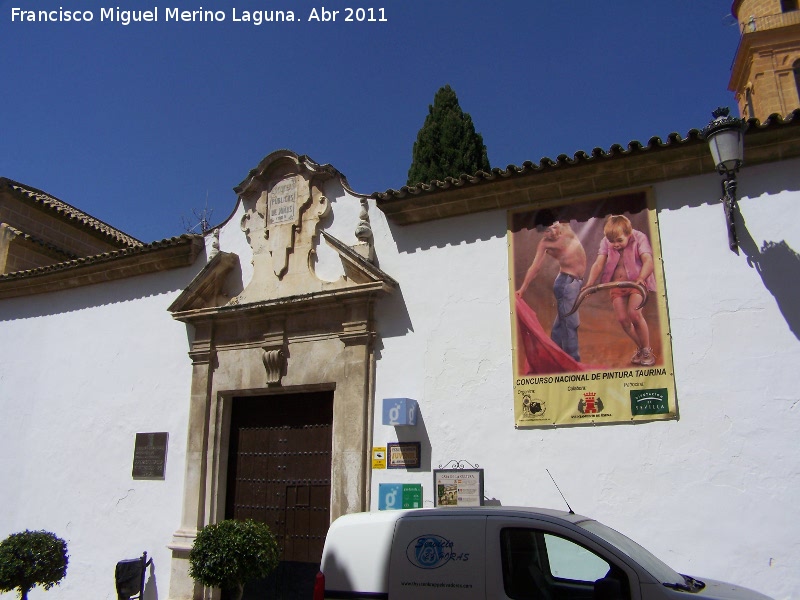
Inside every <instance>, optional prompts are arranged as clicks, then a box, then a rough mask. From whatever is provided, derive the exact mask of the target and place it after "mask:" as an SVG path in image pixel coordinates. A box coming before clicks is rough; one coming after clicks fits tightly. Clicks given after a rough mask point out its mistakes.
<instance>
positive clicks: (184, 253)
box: [0, 235, 205, 299]
mask: <svg viewBox="0 0 800 600" xmlns="http://www.w3.org/2000/svg"><path fill="white" fill-rule="evenodd" d="M204 248H205V243H204V241H203V238H202V236H199V235H182V236H180V237H175V238H171V239H168V240H162V241H160V242H154V243H152V244H147V245H145V246H142V247H139V248H128V249H124V250H117V251H114V252H106V253H104V254H99V255H97V256H90V257H86V258H79V259H75V260H70V261H66V262H61V263H58V264H55V265H51V266H48V267H42V268H39V269H32V270H30V271H17V272H14V273H7V274H5V275H0V299H2V298H14V297H18V296H31V295H33V294H43V293H48V292H57V291H61V290H67V289H72V288H76V287H81V286H85V285H92V284H95V283H106V282H108V281H113V280H117V279H125V278H128V277H136V276H138V275H146V274H148V273H156V272H159V271H167V270H170V269H175V268H179V267H187V266H189V265H191V264H193V263H194V261H195V260H196V259H197V257H198V256H199V254H200V253H201V252H202V251H203V249H204Z"/></svg>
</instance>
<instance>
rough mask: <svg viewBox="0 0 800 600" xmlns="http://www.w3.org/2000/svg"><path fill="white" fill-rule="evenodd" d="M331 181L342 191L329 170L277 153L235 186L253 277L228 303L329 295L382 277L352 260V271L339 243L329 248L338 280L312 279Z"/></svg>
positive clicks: (337, 175) (287, 153)
mask: <svg viewBox="0 0 800 600" xmlns="http://www.w3.org/2000/svg"><path fill="white" fill-rule="evenodd" d="M334 178H338V179H339V181H340V182H341V183H342V184H343V186H344V187H346V182H345V181H344V178H343V177H342V175H341V174H340V173H339V172H338V171H336V170H335V169H334V168H333V167H331V166H329V165H319V164H317V163H315V162H313V161H312V160H310V159H309V158H308V157H306V156H299V155H297V154H295V153H293V152H290V151H287V150H280V151H277V152H273V153H272V154H270V155H269V156H267V157H266V158H265V159H264V160H263V161H261V163H260V164H259V165H258V167H257V168H255V169H253V170H252V171H251V172H250V174H249V176H248V178H247V179H246V180H245V181H243V182H242V183H241V184H240V185H239V186H238V187H237V188H235V189H236V192H237V193H238V194H239V197H240V198H241V201H242V204H243V208H244V212H245V214H244V216H243V217H242V220H241V228H242V231H244V233H245V235H246V236H247V240H248V243H249V244H250V246H251V248H252V249H253V278H252V280H251V281H250V283H249V284H248V285H247V287H245V289H244V291H243V292H242V293H241V294H240V295H239V296H238V297H237V298H235V299H234V300H233V301H232V304H240V305H242V304H251V303H254V302H263V301H269V300H275V299H279V298H288V297H293V296H302V295H307V294H315V293H318V292H330V291H335V290H338V289H345V288H350V287H353V285H354V284H357V283H364V282H367V281H372V282H374V281H376V280H381V279H384V278H386V276H385V275H381V274H378V276H377V279H376V277H375V276H376V274H377V273H376V271H375V269H374V268H373V269H370V268H369V267H368V266H366V265H367V261H355V262H357V263H358V266H355V267H354V266H353V265H354V260H353V258H352V257H351V256H350V254H352V252H348V251H347V246H345V245H344V244H342V243H341V242H337V243H335V244H331V246H332V247H333V248H334V249H335V250H336V251H337V252H339V254H340V256H341V257H342V263H343V267H344V272H345V275H344V276H343V277H341V278H340V279H339V280H337V281H324V280H323V279H321V278H319V277H318V276H317V275H316V273H315V271H314V264H315V251H316V245H317V244H318V243H319V240H320V233H321V230H322V223H323V220H324V219H325V218H326V217H327V216H328V215H329V214H330V211H331V203H330V201H329V200H328V198H326V197H325V195H324V191H323V184H324V182H326V181H328V180H330V179H334ZM364 218H366V217H364ZM354 225H355V224H354ZM329 238H330V236H326V239H329ZM330 239H333V238H330ZM342 248H344V249H345V250H344V251H342V250H341V249H342ZM354 269H355V271H354ZM359 270H360V271H359ZM378 273H379V270H378ZM351 275H353V277H351ZM386 279H390V278H386Z"/></svg>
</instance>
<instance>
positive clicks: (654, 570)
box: [578, 521, 684, 585]
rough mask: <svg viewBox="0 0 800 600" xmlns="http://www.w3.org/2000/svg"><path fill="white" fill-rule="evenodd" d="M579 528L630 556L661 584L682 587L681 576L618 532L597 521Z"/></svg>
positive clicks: (582, 523) (585, 523)
mask: <svg viewBox="0 0 800 600" xmlns="http://www.w3.org/2000/svg"><path fill="white" fill-rule="evenodd" d="M578 525H579V526H580V527H583V528H584V529H585V530H587V531H589V532H591V533H593V534H595V535H596V536H597V537H599V538H602V539H603V540H605V541H606V542H608V543H609V544H611V545H612V546H614V547H615V548H617V549H618V550H620V551H621V552H623V553H624V554H626V555H628V556H630V557H631V558H632V559H633V560H634V561H635V562H636V563H638V564H639V565H641V566H642V567H643V568H644V569H645V570H646V571H647V572H648V573H650V575H652V576H653V577H655V578H656V579H658V580H659V581H660V582H661V583H670V584H676V585H684V579H683V576H682V575H680V574H679V573H676V572H675V571H674V570H673V569H672V568H671V567H669V566H668V565H667V564H665V563H664V562H663V561H661V560H659V559H658V558H656V557H655V556H654V555H653V554H651V553H650V552H648V551H647V550H645V549H644V548H642V547H641V546H640V545H639V544H637V543H636V542H634V541H633V540H631V539H630V538H627V537H625V536H624V535H622V534H621V533H620V532H618V531H615V530H613V529H611V528H610V527H607V526H605V525H603V524H602V523H599V522H597V521H582V522H580V523H578Z"/></svg>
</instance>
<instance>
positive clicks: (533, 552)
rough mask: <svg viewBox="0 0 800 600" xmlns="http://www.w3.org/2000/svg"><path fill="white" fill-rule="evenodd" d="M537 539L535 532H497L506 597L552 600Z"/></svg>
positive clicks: (516, 599)
mask: <svg viewBox="0 0 800 600" xmlns="http://www.w3.org/2000/svg"><path fill="white" fill-rule="evenodd" d="M537 537H538V535H537V532H536V530H534V529H523V528H506V529H502V530H501V531H500V548H501V559H502V562H503V587H504V588H505V592H506V596H508V597H509V598H514V600H552V594H551V593H550V585H549V584H548V582H547V580H546V579H545V576H544V572H543V564H544V563H543V562H542V559H541V556H540V555H539V547H540V544H539V543H538V540H537Z"/></svg>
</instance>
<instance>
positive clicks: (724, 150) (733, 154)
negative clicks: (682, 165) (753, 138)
mask: <svg viewBox="0 0 800 600" xmlns="http://www.w3.org/2000/svg"><path fill="white" fill-rule="evenodd" d="M729 113H730V110H729V109H728V108H727V107H720V108H718V109H717V110H715V111H713V112H712V113H711V114H712V115H713V116H714V119H713V120H712V121H711V122H710V123H709V124H708V125H706V126H705V128H703V131H701V132H700V136H701V137H702V138H704V139H705V140H706V141H707V142H708V148H709V149H710V150H711V156H712V157H713V158H714V165H716V167H717V172H718V173H719V174H720V175H722V176H723V180H722V204H723V206H724V208H725V219H726V221H727V224H728V245H729V246H730V248H731V250H733V251H734V252H736V253H737V254H738V253H739V241H738V240H737V238H736V225H735V221H736V211H737V206H738V205H737V202H736V172H737V171H738V170H739V167H741V166H742V163H743V162H744V131H745V129H747V122H746V121H745V120H744V119H737V118H735V117H731V116H729Z"/></svg>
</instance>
